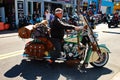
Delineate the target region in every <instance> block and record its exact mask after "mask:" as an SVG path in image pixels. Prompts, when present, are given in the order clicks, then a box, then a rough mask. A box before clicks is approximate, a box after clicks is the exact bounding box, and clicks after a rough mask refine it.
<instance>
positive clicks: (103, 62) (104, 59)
mask: <svg viewBox="0 0 120 80" xmlns="http://www.w3.org/2000/svg"><path fill="white" fill-rule="evenodd" d="M108 60H109V53H108V52H107V51H106V50H105V49H104V48H103V49H101V57H99V59H98V60H97V61H95V62H91V63H90V64H91V65H92V66H94V67H103V66H104V65H106V64H107V62H108Z"/></svg>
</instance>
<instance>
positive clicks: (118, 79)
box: [111, 72, 120, 80]
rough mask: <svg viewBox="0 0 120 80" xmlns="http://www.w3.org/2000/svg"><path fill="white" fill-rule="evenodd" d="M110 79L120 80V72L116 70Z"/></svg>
mask: <svg viewBox="0 0 120 80" xmlns="http://www.w3.org/2000/svg"><path fill="white" fill-rule="evenodd" d="M111 80H120V72H118V73H117V74H116V75H115V76H114V77H113V78H112V79H111Z"/></svg>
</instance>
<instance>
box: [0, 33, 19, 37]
mask: <svg viewBox="0 0 120 80" xmlns="http://www.w3.org/2000/svg"><path fill="white" fill-rule="evenodd" d="M17 35H18V33H8V34H2V35H0V38H6V37H13V36H17Z"/></svg>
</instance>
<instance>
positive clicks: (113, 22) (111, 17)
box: [107, 15, 119, 28]
mask: <svg viewBox="0 0 120 80" xmlns="http://www.w3.org/2000/svg"><path fill="white" fill-rule="evenodd" d="M115 18H116V17H115V15H108V17H107V23H108V27H109V28H111V27H112V26H113V27H118V22H119V21H118V19H117V20H115Z"/></svg>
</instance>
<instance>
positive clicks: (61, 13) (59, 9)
mask: <svg viewBox="0 0 120 80" xmlns="http://www.w3.org/2000/svg"><path fill="white" fill-rule="evenodd" d="M55 16H57V17H59V18H62V16H63V10H62V9H61V8H56V9H55Z"/></svg>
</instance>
